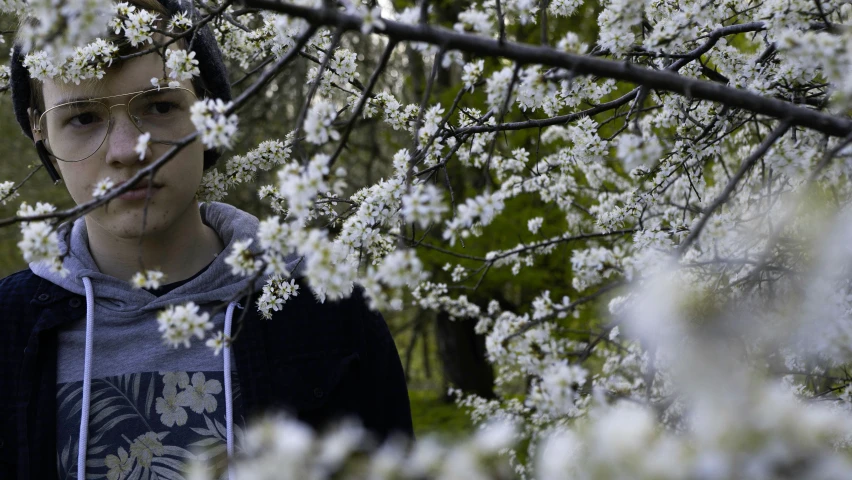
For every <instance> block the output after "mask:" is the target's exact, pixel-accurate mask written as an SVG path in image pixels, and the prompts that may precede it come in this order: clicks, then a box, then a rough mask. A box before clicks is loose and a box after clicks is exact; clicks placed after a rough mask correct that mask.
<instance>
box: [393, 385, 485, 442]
mask: <svg viewBox="0 0 852 480" xmlns="http://www.w3.org/2000/svg"><path fill="white" fill-rule="evenodd" d="M408 397H409V399H410V401H411V416H412V419H413V421H414V434H415V436H417V437H422V436H423V435H424V434H427V433H434V432H441V433H442V434H445V435H448V436H458V437H462V436H464V434H465V433H469V432H471V431H472V430H473V425H472V424H471V422H470V418H469V417H468V415H467V413H466V412H465V411H464V410H462V409H460V408H458V407H456V405H455V404H454V403H453V402H452V401H446V400H445V399H444V396H443V395H442V394H440V393H439V392H436V391H435V390H409V391H408Z"/></svg>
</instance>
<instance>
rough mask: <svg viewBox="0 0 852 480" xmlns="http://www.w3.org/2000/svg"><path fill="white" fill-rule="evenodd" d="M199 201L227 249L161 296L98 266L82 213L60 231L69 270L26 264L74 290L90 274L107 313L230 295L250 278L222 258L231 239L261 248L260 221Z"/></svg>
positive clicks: (257, 284)
mask: <svg viewBox="0 0 852 480" xmlns="http://www.w3.org/2000/svg"><path fill="white" fill-rule="evenodd" d="M199 205H200V206H199V208H200V209H201V219H202V221H203V222H204V223H205V224H206V225H208V226H210V227H211V228H212V229H213V230H215V231H216V233H217V234H218V235H219V238H220V239H221V240H222V243H223V244H224V245H225V249H224V250H223V251H222V253H220V254H219V255H217V256H216V257H215V259H213V261H212V263H211V264H210V266H209V267H208V268H207V269H206V270H205V271H204V272H203V273H201V275H199V276H198V277H196V278H193V279H192V280H191V281H189V282H187V283H185V284H184V285H181V286H180V287H178V288H176V289H174V290H172V291H170V292H168V293H166V294H164V295H162V296H160V297H157V296H155V295H154V294H152V293H150V292H148V291H147V290H144V289H141V288H134V286H133V285H132V284H131V283H130V282H129V279H118V278H115V277H112V276H109V275H106V274H103V273H101V272H100V271H99V270H98V267H97V265H96V264H95V261H94V259H93V258H92V254H91V252H90V251H89V241H88V234H87V231H86V222H85V221H84V219H83V218H78V219H77V220H75V221H74V222H73V224H72V223H66V224H64V225H62V226H60V227H59V230H58V236H59V249H60V252H61V253H62V254H65V253H66V252H68V254H67V255H66V257H65V260H64V262H63V265H64V267H65V268H66V269H67V270H68V271H69V274H68V275H66V276H64V277H63V276H61V275H60V274H59V273H57V272H53V271H51V270H50V268H49V266H48V265H47V264H45V263H41V262H33V263H31V264H30V269H31V270H32V271H33V272H34V273H35V274H36V275H38V276H39V277H41V278H44V279H45V280H48V281H50V282H52V283H54V284H56V285H58V286H60V287H62V288H64V289H66V290H68V291H70V292H73V293H76V294H78V295H85V288H84V284H83V278H84V277H88V278H89V279H90V280H91V281H92V284H93V286H94V293H95V304H96V305H97V307H98V310H101V309H103V310H105V311H108V312H109V314H110V316H125V315H130V316H138V315H139V313H140V312H141V311H151V310H159V309H162V308H165V307H167V306H168V305H172V304H177V303H180V304H183V303H186V302H190V301H191V302H195V303H196V304H198V305H203V304H206V303H210V302H222V301H226V300H229V299H234V297H235V296H237V295H238V294H239V293H240V292H241V291H244V290H245V289H246V287H247V286H248V285H249V284H250V283H251V282H252V279H251V277H245V276H236V275H234V274H232V273H231V267H230V265H228V264H226V263H225V258H226V257H227V256H228V255H229V254H230V252H231V249H232V246H233V244H234V242H236V241H239V240H244V239H246V238H252V239H255V241H254V242H252V245H251V247H250V248H251V249H252V250H253V251H254V252H257V251H258V250H259V246H258V242H257V238H256V236H257V229H258V225H259V221H258V219H257V217H255V216H254V215H252V214H250V213H247V212H244V211H242V210H240V209H238V208H236V207H233V206H231V205H227V204H224V203H218V202H210V203H202V204H199ZM69 230H70V232H69ZM286 260H287V262H286V263H287V265H288V266H289V267H292V266H294V265H296V263H297V262H298V256H296V255H291V256H289V257H287V259H286ZM167 281H168V279H167ZM264 283H265V277H264V276H263V275H261V276H259V277H258V278H257V279H255V281H254V284H253V285H252V292H256V291H259V290H260V289H261V288H262V287H263V284H264Z"/></svg>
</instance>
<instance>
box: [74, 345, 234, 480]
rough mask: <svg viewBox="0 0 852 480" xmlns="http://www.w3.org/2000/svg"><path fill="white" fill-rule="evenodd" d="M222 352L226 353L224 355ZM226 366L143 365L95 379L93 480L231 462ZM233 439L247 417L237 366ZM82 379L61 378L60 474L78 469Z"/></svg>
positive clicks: (171, 473) (169, 473) (181, 472)
mask: <svg viewBox="0 0 852 480" xmlns="http://www.w3.org/2000/svg"><path fill="white" fill-rule="evenodd" d="M218 358H221V357H218ZM223 377H224V376H223V374H222V372H221V371H219V372H216V371H204V372H191V371H174V372H138V373H129V374H125V375H115V376H109V377H103V378H97V379H92V387H91V389H92V390H91V407H90V414H89V445H88V451H87V460H86V476H87V478H90V479H102V478H106V479H107V480H119V479H122V480H123V479H127V480H140V479H142V480H147V479H183V478H186V471H187V468H188V466H189V464H190V461H191V460H193V459H196V458H197V459H202V456H203V458H207V459H211V460H212V461H213V463H214V464H215V463H218V464H219V465H223V463H222V462H225V461H226V458H227V454H226V440H225V438H226V437H225V435H226V431H225V397H224V388H223V385H224V378H223ZM231 382H232V384H231V385H232V390H233V399H234V412H235V414H234V443H235V446H236V445H240V444H241V443H242V441H241V440H242V437H243V434H244V433H243V432H244V425H245V420H244V419H243V418H242V415H238V414H237V412H241V411H242V409H241V408H240V407H239V403H240V402H239V400H240V395H239V387H238V382H237V378H236V372H233V373H232V374H231ZM82 389H83V382H82V381H74V382H67V383H64V384H60V385H58V393H57V405H58V412H57V413H58V415H59V417H58V419H57V420H58V421H57V461H58V466H59V475H60V478H76V476H77V442H78V437H79V426H80V415H81V411H82Z"/></svg>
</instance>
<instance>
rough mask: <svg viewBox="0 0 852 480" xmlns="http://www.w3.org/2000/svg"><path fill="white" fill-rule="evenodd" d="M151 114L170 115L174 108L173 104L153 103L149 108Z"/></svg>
mask: <svg viewBox="0 0 852 480" xmlns="http://www.w3.org/2000/svg"><path fill="white" fill-rule="evenodd" d="M149 108H150V109H151V111H152V113H156V114H158V115H165V114H167V113H170V112H171V111H172V110H173V109H174V108H175V104H174V103H172V102H154V103H153V104H152V105H151V106H150V107H149Z"/></svg>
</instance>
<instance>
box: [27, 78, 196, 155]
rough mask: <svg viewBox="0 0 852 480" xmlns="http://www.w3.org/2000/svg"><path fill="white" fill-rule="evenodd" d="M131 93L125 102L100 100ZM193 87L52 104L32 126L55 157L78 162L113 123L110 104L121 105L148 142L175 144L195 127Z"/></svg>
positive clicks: (97, 146) (91, 152)
mask: <svg viewBox="0 0 852 480" xmlns="http://www.w3.org/2000/svg"><path fill="white" fill-rule="evenodd" d="M128 95H133V96H132V97H130V100H128V101H127V103H117V104H115V105H107V104H106V103H104V102H103V101H102V100H106V99H110V98H117V97H125V96H128ZM197 99H198V98H197V97H196V96H195V93H194V92H193V91H192V90H189V89H186V88H182V87H175V88H171V87H161V88H159V89H157V88H153V89H149V90H142V91H139V92H130V93H123V94H120V95H111V96H108V97H100V98H93V99H87V100H80V101H73V102H67V103H62V104H59V105H54V106H53V107H50V108H48V109H47V110H45V111H44V113H42V114H41V115H40V116H39V118H38V122H37V124H36V126H35V128H34V129H33V131H34V132H38V133H39V134H41V136H42V138H43V139H44V140H45V147H46V148H47V151H48V152H49V153H50V154H51V155H53V156H54V157H56V159H57V160H62V161H65V162H79V161H81V160H85V159H87V158H89V157H91V156H92V155H94V154H95V152H97V151H98V150H99V149H100V148H101V145H103V144H104V142H105V141H106V137H107V135H108V134H109V131H110V129H111V127H112V123H113V119H112V108H113V107H118V106H121V105H124V106H125V108H126V110H127V115H128V117H130V120H131V122H132V123H133V125H135V126H136V128H137V129H139V132H140V133H146V132H148V133H150V134H151V140H150V141H151V142H153V143H164V144H170V145H172V144H175V142H176V141H177V140H179V139H181V138H183V137H185V136H186V135H189V134H190V133H192V132H194V131H195V126H194V125H193V123H192V120H191V114H190V108H191V107H192V105H193V104H194V103H195V102H196V101H197Z"/></svg>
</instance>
